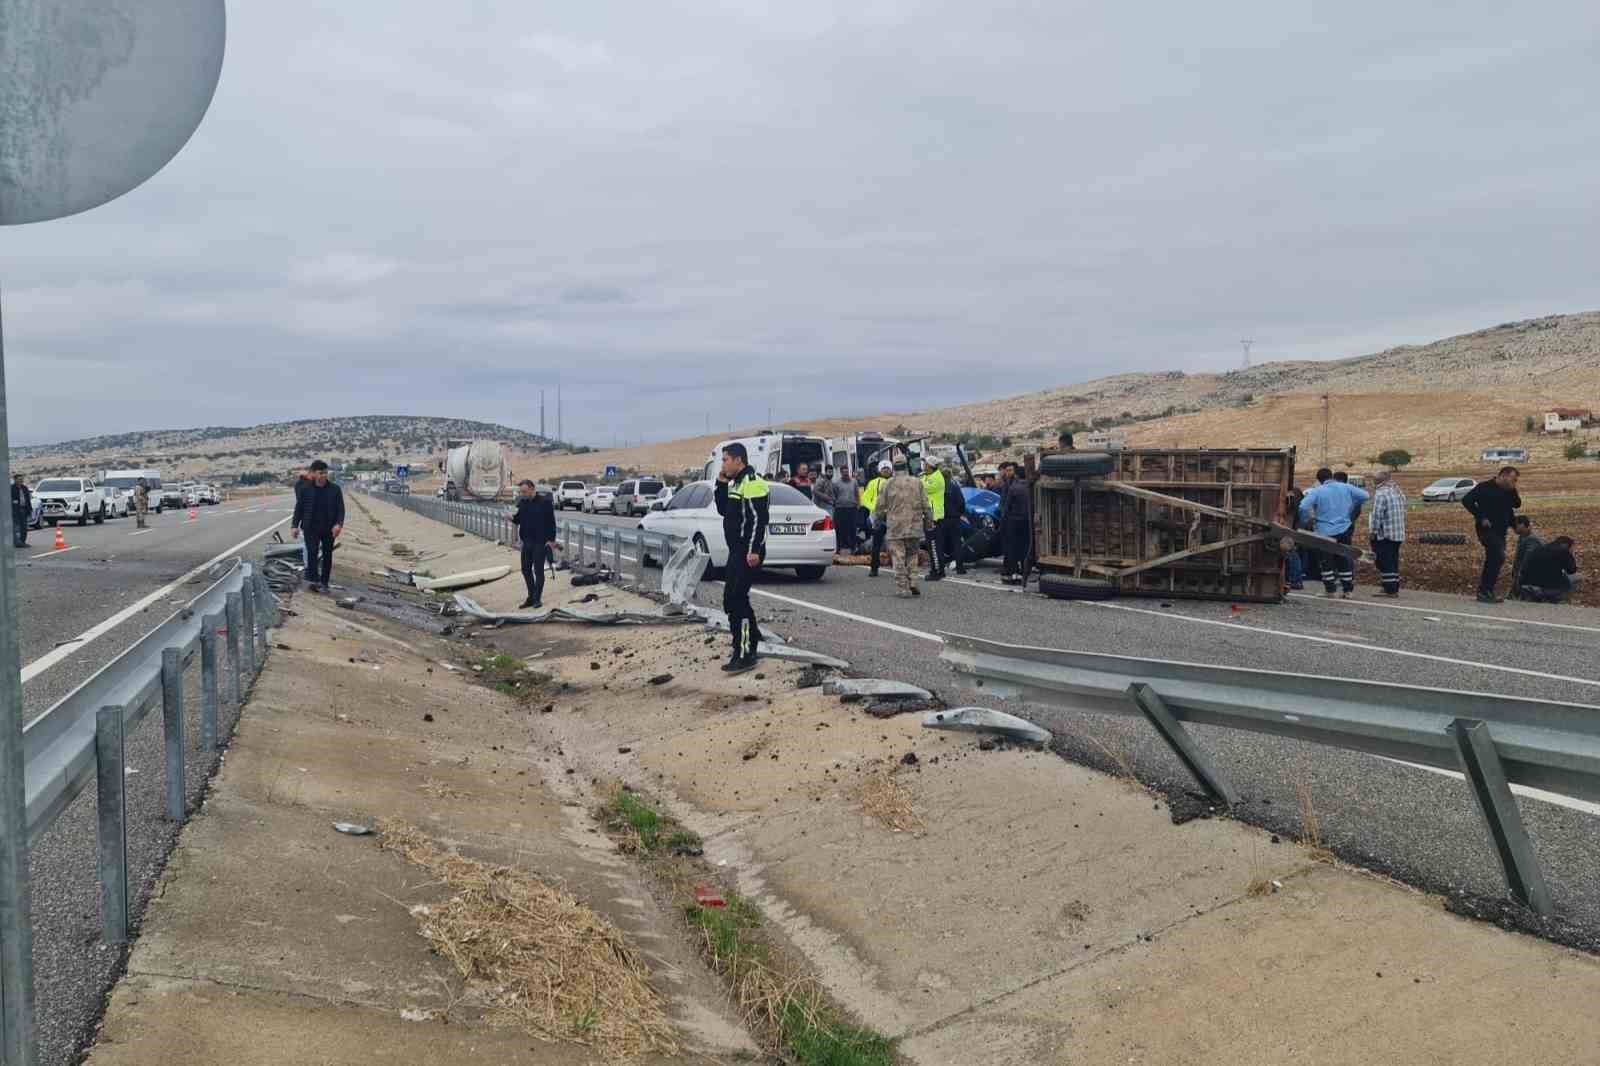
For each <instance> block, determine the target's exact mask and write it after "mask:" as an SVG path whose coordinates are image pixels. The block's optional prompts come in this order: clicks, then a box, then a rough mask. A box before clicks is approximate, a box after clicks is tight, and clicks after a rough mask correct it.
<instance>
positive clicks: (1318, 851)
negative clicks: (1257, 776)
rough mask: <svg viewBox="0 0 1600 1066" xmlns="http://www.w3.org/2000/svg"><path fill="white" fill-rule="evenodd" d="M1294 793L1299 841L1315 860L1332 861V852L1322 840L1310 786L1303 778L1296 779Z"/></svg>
mask: <svg viewBox="0 0 1600 1066" xmlns="http://www.w3.org/2000/svg"><path fill="white" fill-rule="evenodd" d="M1294 793H1295V796H1296V797H1297V798H1298V800H1299V803H1300V843H1301V844H1303V845H1304V846H1305V849H1306V851H1307V852H1308V853H1309V854H1310V856H1311V858H1312V859H1313V860H1315V861H1317V862H1332V861H1333V852H1331V851H1329V850H1328V849H1327V847H1326V846H1325V845H1324V844H1323V842H1322V818H1321V817H1320V816H1319V815H1318V814H1317V807H1316V804H1315V803H1314V802H1313V801H1312V799H1311V787H1310V786H1309V785H1307V784H1306V783H1305V781H1304V780H1300V781H1296V782H1295V784H1294Z"/></svg>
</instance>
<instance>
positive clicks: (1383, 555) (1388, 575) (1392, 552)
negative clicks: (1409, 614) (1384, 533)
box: [1372, 538, 1401, 596]
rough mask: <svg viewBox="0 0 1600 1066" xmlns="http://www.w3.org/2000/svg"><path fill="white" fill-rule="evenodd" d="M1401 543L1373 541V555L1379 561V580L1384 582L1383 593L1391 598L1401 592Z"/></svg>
mask: <svg viewBox="0 0 1600 1066" xmlns="http://www.w3.org/2000/svg"><path fill="white" fill-rule="evenodd" d="M1400 543H1401V542H1400V541H1398V540H1377V539H1376V538H1374V540H1373V541H1372V554H1373V555H1374V556H1376V557H1377V560H1378V580H1379V581H1382V582H1383V591H1385V592H1387V593H1388V594H1389V595H1391V596H1394V595H1396V594H1398V593H1399V591H1400Z"/></svg>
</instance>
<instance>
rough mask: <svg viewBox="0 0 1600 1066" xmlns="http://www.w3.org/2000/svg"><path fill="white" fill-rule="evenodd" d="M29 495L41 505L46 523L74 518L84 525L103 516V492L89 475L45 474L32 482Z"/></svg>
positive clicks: (104, 518) (104, 508) (104, 510)
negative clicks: (53, 475)
mask: <svg viewBox="0 0 1600 1066" xmlns="http://www.w3.org/2000/svg"><path fill="white" fill-rule="evenodd" d="M33 495H34V498H35V499H37V500H38V501H39V502H40V503H41V504H42V505H43V508H44V513H43V519H44V522H45V524H46V525H51V526H53V525H56V524H57V523H60V522H73V521H75V522H77V523H78V525H80V526H86V525H88V524H89V522H90V520H91V519H92V520H93V521H94V522H95V524H96V525H98V524H100V523H102V522H104V521H105V520H106V497H105V493H104V492H103V491H101V489H100V486H99V485H96V484H95V483H94V481H93V480H91V479H90V478H86V477H53V478H46V479H45V480H43V481H41V482H39V484H37V485H35V486H34V489H33Z"/></svg>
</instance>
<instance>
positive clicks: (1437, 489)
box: [1422, 477, 1477, 503]
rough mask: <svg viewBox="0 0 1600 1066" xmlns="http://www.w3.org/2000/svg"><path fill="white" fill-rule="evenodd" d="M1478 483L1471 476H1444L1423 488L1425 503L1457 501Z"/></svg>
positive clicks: (1463, 497)
mask: <svg viewBox="0 0 1600 1066" xmlns="http://www.w3.org/2000/svg"><path fill="white" fill-rule="evenodd" d="M1475 485H1477V482H1476V481H1473V480H1472V479H1471V478H1470V477H1442V478H1440V479H1439V480H1438V481H1435V482H1434V483H1433V484H1432V485H1429V486H1428V487H1427V488H1425V489H1423V490H1422V502H1423V503H1455V502H1456V501H1457V500H1463V499H1466V496H1467V493H1469V492H1471V491H1472V489H1473V487H1474V486H1475Z"/></svg>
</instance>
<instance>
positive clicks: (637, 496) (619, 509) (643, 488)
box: [611, 478, 667, 518]
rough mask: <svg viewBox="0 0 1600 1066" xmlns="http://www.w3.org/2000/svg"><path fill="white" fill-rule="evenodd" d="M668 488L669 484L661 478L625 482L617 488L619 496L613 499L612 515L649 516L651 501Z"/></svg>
mask: <svg viewBox="0 0 1600 1066" xmlns="http://www.w3.org/2000/svg"><path fill="white" fill-rule="evenodd" d="M666 487H667V483H666V482H664V481H662V480H661V479H660V478H639V479H637V480H635V481H624V482H623V483H622V484H620V485H618V486H617V494H616V496H614V497H612V500H611V513H612V514H620V515H627V516H628V517H630V518H631V517H633V516H634V515H641V514H649V513H650V501H651V500H653V499H655V496H656V494H657V493H659V492H660V491H661V490H662V489H664V488H666Z"/></svg>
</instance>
